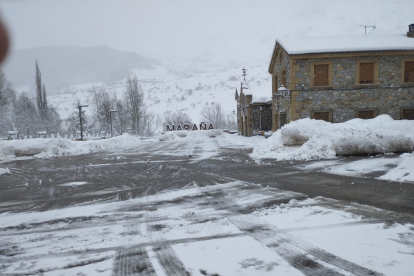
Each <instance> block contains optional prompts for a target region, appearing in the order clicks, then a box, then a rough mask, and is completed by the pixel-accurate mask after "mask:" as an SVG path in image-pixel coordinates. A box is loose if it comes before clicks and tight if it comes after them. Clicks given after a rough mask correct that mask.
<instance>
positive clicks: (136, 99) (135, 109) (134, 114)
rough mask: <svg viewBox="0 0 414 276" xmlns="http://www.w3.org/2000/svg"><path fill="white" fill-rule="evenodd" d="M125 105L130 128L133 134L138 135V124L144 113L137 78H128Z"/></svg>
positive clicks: (142, 99) (142, 95)
mask: <svg viewBox="0 0 414 276" xmlns="http://www.w3.org/2000/svg"><path fill="white" fill-rule="evenodd" d="M124 101H125V105H126V109H127V113H128V114H129V116H130V121H131V128H132V131H133V132H134V133H135V134H140V131H141V129H140V123H141V119H142V115H143V114H144V113H145V103H144V93H143V91H142V88H141V85H140V84H139V82H138V78H137V76H134V77H132V78H128V79H127V82H126V91H125V99H124Z"/></svg>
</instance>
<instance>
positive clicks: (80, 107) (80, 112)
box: [78, 104, 88, 141]
mask: <svg viewBox="0 0 414 276" xmlns="http://www.w3.org/2000/svg"><path fill="white" fill-rule="evenodd" d="M82 107H88V105H86V104H84V105H78V108H79V120H80V129H81V141H83V129H82Z"/></svg>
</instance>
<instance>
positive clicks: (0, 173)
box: [0, 168, 11, 175]
mask: <svg viewBox="0 0 414 276" xmlns="http://www.w3.org/2000/svg"><path fill="white" fill-rule="evenodd" d="M3 174H11V172H10V170H9V168H5V169H3V168H0V175H3Z"/></svg>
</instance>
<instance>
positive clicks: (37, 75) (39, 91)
mask: <svg viewBox="0 0 414 276" xmlns="http://www.w3.org/2000/svg"><path fill="white" fill-rule="evenodd" d="M35 82H36V96H37V109H38V110H39V113H42V110H43V99H42V98H43V97H42V96H43V95H42V73H41V72H40V69H39V65H38V64H37V60H36V69H35Z"/></svg>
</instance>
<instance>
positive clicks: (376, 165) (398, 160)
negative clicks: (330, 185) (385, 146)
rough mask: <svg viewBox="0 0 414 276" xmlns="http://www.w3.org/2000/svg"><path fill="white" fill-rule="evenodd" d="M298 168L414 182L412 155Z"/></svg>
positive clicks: (329, 162) (327, 162) (324, 163)
mask: <svg viewBox="0 0 414 276" xmlns="http://www.w3.org/2000/svg"><path fill="white" fill-rule="evenodd" d="M300 168H301V169H304V170H317V171H323V172H326V173H333V174H340V175H350V176H362V177H363V176H365V175H369V174H371V173H377V174H378V175H379V176H378V179H383V180H390V181H407V182H414V153H404V154H401V155H399V156H397V157H389V156H383V157H382V158H365V159H363V160H358V161H353V162H349V161H347V162H345V161H343V160H335V161H319V162H311V163H309V164H307V165H302V166H300Z"/></svg>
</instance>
